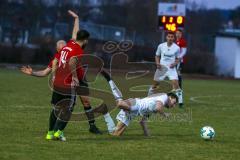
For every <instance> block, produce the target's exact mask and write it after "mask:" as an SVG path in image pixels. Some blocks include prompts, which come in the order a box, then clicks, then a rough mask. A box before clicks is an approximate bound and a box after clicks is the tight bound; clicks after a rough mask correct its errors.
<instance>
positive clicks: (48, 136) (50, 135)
mask: <svg viewBox="0 0 240 160" xmlns="http://www.w3.org/2000/svg"><path fill="white" fill-rule="evenodd" d="M53 134H54V131H48V133H47V135H46V140H53V138H54V137H53Z"/></svg>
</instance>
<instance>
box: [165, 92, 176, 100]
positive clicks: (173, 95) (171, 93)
mask: <svg viewBox="0 0 240 160" xmlns="http://www.w3.org/2000/svg"><path fill="white" fill-rule="evenodd" d="M167 96H170V97H172V98H175V99H176V102H177V103H178V96H177V95H176V94H175V93H173V92H169V93H168V94H167Z"/></svg>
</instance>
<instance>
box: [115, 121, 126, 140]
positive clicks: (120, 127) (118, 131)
mask: <svg viewBox="0 0 240 160" xmlns="http://www.w3.org/2000/svg"><path fill="white" fill-rule="evenodd" d="M126 128H127V126H126V125H125V124H124V123H122V122H120V121H119V122H118V123H117V126H116V130H115V131H114V132H113V133H112V135H113V136H121V135H122V134H123V132H124V131H125V130H126Z"/></svg>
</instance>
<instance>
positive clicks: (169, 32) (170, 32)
mask: <svg viewBox="0 0 240 160" xmlns="http://www.w3.org/2000/svg"><path fill="white" fill-rule="evenodd" d="M169 34H171V35H175V33H174V32H172V31H168V32H167V35H169Z"/></svg>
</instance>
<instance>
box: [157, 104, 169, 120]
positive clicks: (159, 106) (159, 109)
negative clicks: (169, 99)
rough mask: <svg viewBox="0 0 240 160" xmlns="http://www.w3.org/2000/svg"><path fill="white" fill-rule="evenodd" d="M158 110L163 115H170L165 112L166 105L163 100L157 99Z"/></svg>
mask: <svg viewBox="0 0 240 160" xmlns="http://www.w3.org/2000/svg"><path fill="white" fill-rule="evenodd" d="M156 110H157V112H158V113H159V114H160V115H162V116H164V117H168V114H166V113H165V112H164V105H163V103H162V102H161V101H157V103H156Z"/></svg>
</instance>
